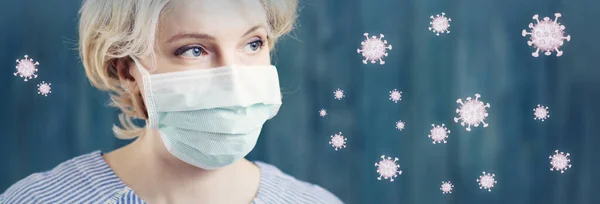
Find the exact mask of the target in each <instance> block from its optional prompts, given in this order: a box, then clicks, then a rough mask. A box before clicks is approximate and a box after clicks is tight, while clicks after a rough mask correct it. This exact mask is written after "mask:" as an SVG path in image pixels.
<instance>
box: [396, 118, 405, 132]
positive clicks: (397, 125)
mask: <svg viewBox="0 0 600 204" xmlns="http://www.w3.org/2000/svg"><path fill="white" fill-rule="evenodd" d="M404 128H405V123H404V122H402V121H401V120H399V121H398V122H396V129H398V130H400V131H402V130H404Z"/></svg>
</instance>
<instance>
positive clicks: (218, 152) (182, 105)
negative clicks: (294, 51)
mask: <svg viewBox="0 0 600 204" xmlns="http://www.w3.org/2000/svg"><path fill="white" fill-rule="evenodd" d="M132 58H133V59H134V62H135V64H136V67H137V69H138V70H139V71H140V73H141V74H142V80H143V86H144V91H143V93H142V96H143V97H144V102H145V104H146V109H147V111H148V117H149V118H148V121H147V124H148V128H155V129H158V130H159V132H160V136H161V138H162V140H163V143H164V144H165V146H166V148H167V150H168V151H169V152H170V153H171V154H173V155H174V156H175V157H177V158H179V159H180V160H182V161H184V162H187V163H189V164H191V165H194V166H196V167H199V168H203V169H217V168H221V167H224V166H227V165H229V164H232V163H234V162H236V161H238V160H240V159H241V158H244V157H245V156H246V155H247V154H248V153H249V152H250V151H251V150H252V149H253V148H254V146H255V145H256V141H257V140H258V136H259V134H260V132H261V129H262V126H263V124H264V123H265V121H267V120H269V119H271V118H273V117H274V116H275V115H277V112H278V111H279V108H280V106H281V92H280V87H279V77H278V74H277V69H276V68H275V66H272V65H267V66H243V65H232V66H225V67H218V68H209V69H206V68H204V69H192V70H190V71H178V72H170V73H161V74H152V75H151V74H150V73H149V72H148V71H147V70H146V69H145V68H144V67H143V66H142V65H141V63H139V61H138V59H136V58H135V57H132Z"/></svg>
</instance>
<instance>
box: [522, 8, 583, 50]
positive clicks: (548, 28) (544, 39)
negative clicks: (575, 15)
mask: <svg viewBox="0 0 600 204" xmlns="http://www.w3.org/2000/svg"><path fill="white" fill-rule="evenodd" d="M561 16H562V15H561V14H560V13H555V14H554V17H555V18H554V21H552V20H551V19H550V17H544V18H543V19H542V21H540V20H539V19H538V17H539V16H538V15H537V14H535V15H533V19H534V20H536V21H537V23H536V24H535V25H534V24H533V23H529V28H531V32H530V33H528V32H527V31H526V30H525V29H523V31H522V32H521V35H523V37H525V36H527V35H530V37H529V39H530V40H529V41H527V44H528V45H529V46H532V45H533V47H534V48H536V50H535V52H533V53H531V55H532V56H534V57H538V56H539V55H540V54H539V52H540V51H542V52H544V54H545V55H546V56H548V55H550V54H552V51H556V56H557V57H560V56H561V55H562V54H563V51H560V50H559V49H558V48H560V47H561V46H562V45H563V43H564V40H567V41H571V35H567V36H565V26H564V25H561V24H560V23H559V22H557V20H558V18H560V17H561Z"/></svg>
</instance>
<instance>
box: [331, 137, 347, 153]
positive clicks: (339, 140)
mask: <svg viewBox="0 0 600 204" xmlns="http://www.w3.org/2000/svg"><path fill="white" fill-rule="evenodd" d="M346 140H347V139H346V138H345V137H344V136H343V135H342V133H341V132H339V133H337V134H334V135H332V136H331V141H329V144H330V145H331V146H332V147H333V148H335V151H337V150H338V149H342V148H346Z"/></svg>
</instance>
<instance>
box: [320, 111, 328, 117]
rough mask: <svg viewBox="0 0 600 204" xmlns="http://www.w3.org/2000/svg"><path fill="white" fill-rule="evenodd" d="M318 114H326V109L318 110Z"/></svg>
mask: <svg viewBox="0 0 600 204" xmlns="http://www.w3.org/2000/svg"><path fill="white" fill-rule="evenodd" d="M319 116H321V117H325V116H327V110H325V109H321V110H319Z"/></svg>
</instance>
